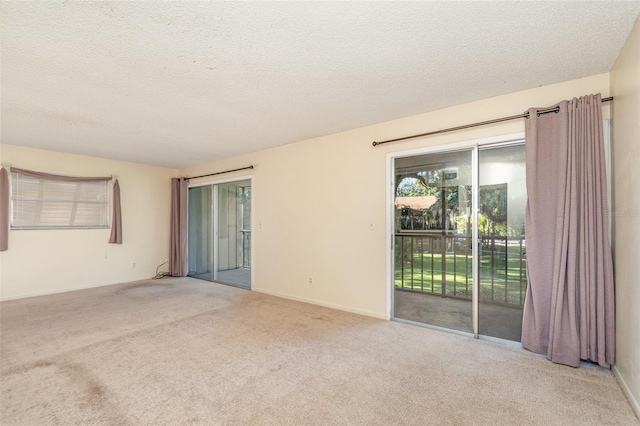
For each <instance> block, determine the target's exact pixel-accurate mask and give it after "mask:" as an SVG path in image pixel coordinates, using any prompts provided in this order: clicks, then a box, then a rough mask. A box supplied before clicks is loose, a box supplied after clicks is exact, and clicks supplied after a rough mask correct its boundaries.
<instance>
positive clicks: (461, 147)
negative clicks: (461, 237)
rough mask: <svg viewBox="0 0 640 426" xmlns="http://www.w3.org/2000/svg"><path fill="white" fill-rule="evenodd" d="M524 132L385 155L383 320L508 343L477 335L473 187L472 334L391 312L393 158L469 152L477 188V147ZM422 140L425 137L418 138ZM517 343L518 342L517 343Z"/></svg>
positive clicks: (514, 140)
mask: <svg viewBox="0 0 640 426" xmlns="http://www.w3.org/2000/svg"><path fill="white" fill-rule="evenodd" d="M524 139H525V135H524V132H520V133H512V134H507V135H502V136H495V137H489V138H482V139H474V140H468V141H463V142H456V143H449V144H443V145H434V146H428V147H424V148H416V149H410V150H405V151H395V152H390V153H388V154H387V167H386V169H387V176H386V182H387V185H386V194H387V197H386V205H387V221H386V222H387V224H386V263H387V264H386V271H387V297H386V309H385V313H386V315H385V317H386V319H387V320H394V321H400V322H408V323H411V324H416V325H420V326H424V327H428V328H434V329H438V330H444V331H447V332H451V333H456V334H463V335H469V336H473V337H474V338H476V339H478V338H482V339H486V340H497V341H500V342H509V341H507V340H503V339H497V338H493V337H489V336H480V334H479V332H478V325H479V322H478V309H479V292H480V281H479V271H480V270H479V253H478V241H479V240H478V226H477V223H478V212H479V199H478V192H479V191H476V190H473V191H472V192H471V193H472V201H471V218H472V222H473V224H474V225H473V227H472V235H471V237H472V247H473V248H474V249H473V250H472V263H473V268H472V280H473V287H472V300H471V307H472V309H471V316H472V320H473V321H472V322H473V333H468V332H465V331H459V330H454V329H449V328H444V327H440V326H435V325H430V324H423V323H418V322H414V321H408V320H404V319H402V318H397V317H395V315H394V309H395V272H394V271H395V247H394V246H395V211H394V198H395V160H396V159H397V158H403V157H413V156H416V155H424V154H436V153H444V152H455V151H469V150H470V152H471V176H472V178H471V184H472V187H473V188H474V189H475V188H478V185H479V173H478V151H479V149H480V148H489V147H494V146H495V147H499V146H508V145H513V144H518V143H522V142H524ZM422 140H425V141H426V139H425V138H422ZM517 344H518V346H519V345H520V343H519V342H517Z"/></svg>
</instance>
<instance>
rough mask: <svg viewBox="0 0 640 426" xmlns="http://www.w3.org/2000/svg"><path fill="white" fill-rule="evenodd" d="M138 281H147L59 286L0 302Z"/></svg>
mask: <svg viewBox="0 0 640 426" xmlns="http://www.w3.org/2000/svg"><path fill="white" fill-rule="evenodd" d="M138 281H145V279H139V280H133V281H122V282H120V281H118V282H116V283H110V284H100V285H90V286H84V287H73V288H62V289H60V288H59V289H55V290H47V291H40V292H35V293H26V294H20V295H18V296H7V297H0V302H4V301H6V300H17V299H26V298H27V297H37V296H49V295H51V294H58V293H68V292H70V291H77V290H88V289H90V288H100V287H107V286H110V285H116V284H125V283H135V282H138Z"/></svg>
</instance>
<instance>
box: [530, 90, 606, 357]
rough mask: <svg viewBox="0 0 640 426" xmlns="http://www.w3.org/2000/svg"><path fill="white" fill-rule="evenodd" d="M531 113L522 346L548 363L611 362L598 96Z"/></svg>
mask: <svg viewBox="0 0 640 426" xmlns="http://www.w3.org/2000/svg"><path fill="white" fill-rule="evenodd" d="M556 106H557V107H558V112H557V113H547V114H538V109H536V108H532V109H530V110H529V118H528V119H527V120H526V152H527V195H528V201H527V209H526V217H525V237H526V242H527V278H528V286H527V296H526V299H525V305H524V313H523V321H522V346H523V347H525V348H527V349H529V350H532V351H534V352H539V353H544V354H546V355H547V358H548V359H549V360H551V361H553V362H556V363H560V364H566V365H570V366H573V367H577V366H579V364H580V360H581V359H584V360H591V361H594V362H597V363H598V364H600V365H603V366H608V365H613V364H614V363H615V313H614V283H613V262H612V258H611V248H610V244H609V237H608V222H607V215H606V211H607V184H606V172H605V157H604V141H603V133H602V106H601V99H600V95H599V94H598V95H589V96H583V97H581V98H579V99H575V98H574V99H573V100H571V101H563V102H561V103H559V104H558V105H556Z"/></svg>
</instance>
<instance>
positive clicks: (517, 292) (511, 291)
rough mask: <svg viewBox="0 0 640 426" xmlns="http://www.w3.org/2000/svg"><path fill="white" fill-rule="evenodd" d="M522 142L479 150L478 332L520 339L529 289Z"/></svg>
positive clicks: (523, 151)
mask: <svg viewBox="0 0 640 426" xmlns="http://www.w3.org/2000/svg"><path fill="white" fill-rule="evenodd" d="M525 164H526V163H525V146H524V144H518V145H510V146H498V147H488V148H486V149H480V150H479V151H478V176H479V185H480V192H479V197H478V200H479V212H478V236H479V251H478V259H479V263H480V264H479V269H480V274H479V275H480V280H479V281H480V291H479V308H478V327H479V333H480V334H482V335H485V336H492V337H498V338H501V339H507V340H514V341H517V342H519V341H520V337H521V334H522V306H523V305H524V296H525V294H526V290H527V275H526V271H527V261H526V247H525V240H524V215H525V208H526V204H527V187H526V182H525V170H526V168H525Z"/></svg>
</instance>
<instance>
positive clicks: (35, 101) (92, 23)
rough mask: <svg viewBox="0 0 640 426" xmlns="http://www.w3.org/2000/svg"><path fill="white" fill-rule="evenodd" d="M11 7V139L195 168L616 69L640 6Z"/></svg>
mask: <svg viewBox="0 0 640 426" xmlns="http://www.w3.org/2000/svg"><path fill="white" fill-rule="evenodd" d="M0 11H1V16H2V21H1V32H0V35H1V40H2V87H1V90H2V140H1V141H2V143H6V144H12V145H21V146H29V147H35V148H42V149H49V150H54V151H63V152H72V153H77V154H85V155H91V156H96V157H105V158H112V159H117V160H125V161H134V162H141V163H148V164H153V165H160V166H165V167H172V168H181V167H187V166H192V165H195V164H200V163H205V162H210V161H215V160H219V159H222V158H228V157H233V156H236V155H240V154H244V153H247V152H251V151H256V150H259V149H263V148H267V147H272V146H277V145H282V144H287V143H293V142H297V141H301V140H304V139H308V138H312V137H316V136H321V135H326V134H330V133H335V132H338V131H342V130H347V129H351V128H356V127H360V126H365V125H369V124H374V123H378V122H381V121H386V120H391V119H394V118H399V117H405V116H409V115H413V114H418V113H423V112H427V111H432V110H436V109H441V108H444V107H447V106H452V105H458V104H462V103H467V102H471V101H475V100H480V99H484V98H488V97H493V96H497V95H502V94H507V93H511V92H514V91H518V90H524V89H529V88H533V87H537V86H540V85H548V84H553V83H557V82H562V81H566V80H572V79H576V78H581V77H586V76H590V75H594V74H599V73H603V72H608V71H609V70H610V69H611V67H612V65H613V62H614V60H615V59H616V57H617V55H618V53H619V51H620V49H621V47H622V46H623V44H624V42H625V39H626V38H627V36H628V35H629V32H630V31H631V28H632V26H633V23H634V21H635V19H636V18H637V16H638V14H639V13H640V2H586V3H583V2H512V3H503V2H495V3H493V2H477V3H474V2H411V3H409V2H406V3H398V2H390V3H360V2H359V3H348V2H337V3H335V2H331V3H329V2H318V3H316V2H313V3H308V2H290V3H280V2H248V3H246V2H230V3H227V2H225V3H222V2H215V3H206V2H153V3H148V2H122V3H120V2H51V3H49V2H2V4H1V6H0ZM576 95H583V94H582V93H576Z"/></svg>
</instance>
